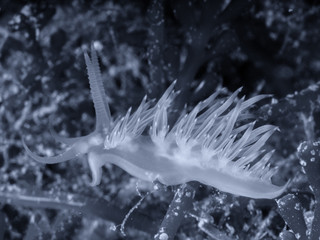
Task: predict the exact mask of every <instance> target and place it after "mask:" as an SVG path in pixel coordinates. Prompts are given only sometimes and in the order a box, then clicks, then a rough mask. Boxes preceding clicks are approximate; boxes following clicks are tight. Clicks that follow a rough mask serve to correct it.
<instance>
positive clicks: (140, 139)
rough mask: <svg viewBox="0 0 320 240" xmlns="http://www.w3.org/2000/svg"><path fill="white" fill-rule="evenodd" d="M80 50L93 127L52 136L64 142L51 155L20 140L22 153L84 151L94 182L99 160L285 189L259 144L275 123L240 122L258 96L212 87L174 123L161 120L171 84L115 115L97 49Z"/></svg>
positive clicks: (250, 192) (239, 190) (264, 194)
mask: <svg viewBox="0 0 320 240" xmlns="http://www.w3.org/2000/svg"><path fill="white" fill-rule="evenodd" d="M90 55H91V56H89V55H88V54H87V53H85V62H86V66H87V70H88V76H89V82H90V89H91V95H92V98H93V103H94V108H95V113H96V127H95V130H94V131H93V132H92V133H91V134H89V135H87V136H83V137H77V138H64V137H61V136H59V135H58V134H57V133H55V132H53V133H52V134H53V137H54V138H55V139H56V140H57V141H60V142H63V143H65V144H68V145H69V148H68V149H67V150H66V151H65V152H64V153H62V154H61V155H58V156H53V157H41V156H38V155H36V154H35V153H33V152H31V151H30V149H29V148H28V147H27V146H26V145H25V144H24V147H25V150H26V152H27V154H28V155H29V156H30V157H32V158H33V159H35V160H36V161H38V162H41V163H46V164H54V163H60V162H64V161H67V160H70V159H73V158H77V157H78V156H80V155H87V159H88V163H89V166H90V169H91V172H92V182H91V184H92V185H93V186H95V185H98V184H99V183H100V180H101V175H102V167H103V166H104V165H105V164H109V163H111V164H114V165H117V166H118V167H120V168H122V169H123V170H125V171H126V172H128V173H129V174H131V175H132V176H134V177H137V178H139V179H142V180H146V181H150V182H152V181H155V180H158V181H160V182H161V183H163V184H165V185H176V184H182V183H186V182H189V181H198V182H200V183H202V184H205V185H208V186H212V187H215V188H217V189H219V190H221V191H224V192H228V193H232V194H235V195H240V196H246V197H251V198H275V197H277V196H279V195H280V194H282V193H283V191H284V190H285V188H286V185H284V186H277V185H274V184H273V183H272V180H271V178H272V177H273V176H274V174H275V173H276V172H277V170H276V168H271V167H270V163H269V160H270V158H271V156H272V154H273V151H266V150H265V149H264V145H265V143H266V141H267V140H268V139H269V137H270V136H271V135H272V134H273V132H274V131H276V130H277V127H275V126H272V125H263V126H259V127H255V122H249V123H248V121H244V119H247V118H248V110H249V108H250V107H251V106H253V105H254V104H255V103H256V102H258V101H260V100H261V99H264V98H266V97H268V95H257V96H255V97H252V98H249V99H247V100H245V99H244V98H241V99H239V98H238V94H239V92H240V90H241V89H238V90H237V91H235V92H234V93H233V94H232V95H231V96H229V97H227V98H218V96H219V94H221V92H222V90H221V89H220V90H217V91H216V92H215V93H213V94H212V95H211V96H210V97H209V98H207V99H206V100H204V101H201V102H200V103H198V105H196V106H195V107H194V108H193V109H192V110H191V111H190V112H188V113H185V112H184V113H183V114H182V116H180V118H178V120H177V121H176V123H175V124H174V126H173V127H171V128H170V127H169V125H168V115H169V114H170V112H169V108H170V106H171V104H172V102H173V100H174V98H175V97H176V95H177V91H175V90H174V83H172V84H171V85H170V87H169V88H168V89H167V90H166V91H165V93H164V94H163V95H162V97H161V98H160V99H159V100H158V102H152V101H147V98H146V97H145V98H143V100H142V102H141V104H140V106H139V107H138V108H137V110H136V111H135V112H132V110H131V108H130V109H129V110H128V111H127V113H126V114H125V116H123V117H122V118H118V119H117V120H114V119H113V118H112V116H111V114H110V110H109V105H108V100H107V97H106V94H105V90H104V87H103V82H102V77H101V72H100V68H99V63H98V58H97V53H96V51H95V50H94V48H93V47H92V49H91V54H90Z"/></svg>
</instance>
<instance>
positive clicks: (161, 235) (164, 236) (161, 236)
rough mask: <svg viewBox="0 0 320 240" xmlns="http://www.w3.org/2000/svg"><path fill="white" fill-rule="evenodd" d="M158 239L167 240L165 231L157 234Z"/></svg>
mask: <svg viewBox="0 0 320 240" xmlns="http://www.w3.org/2000/svg"><path fill="white" fill-rule="evenodd" d="M159 239H160V240H168V239H169V236H168V234H166V233H161V234H160V236H159Z"/></svg>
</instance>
